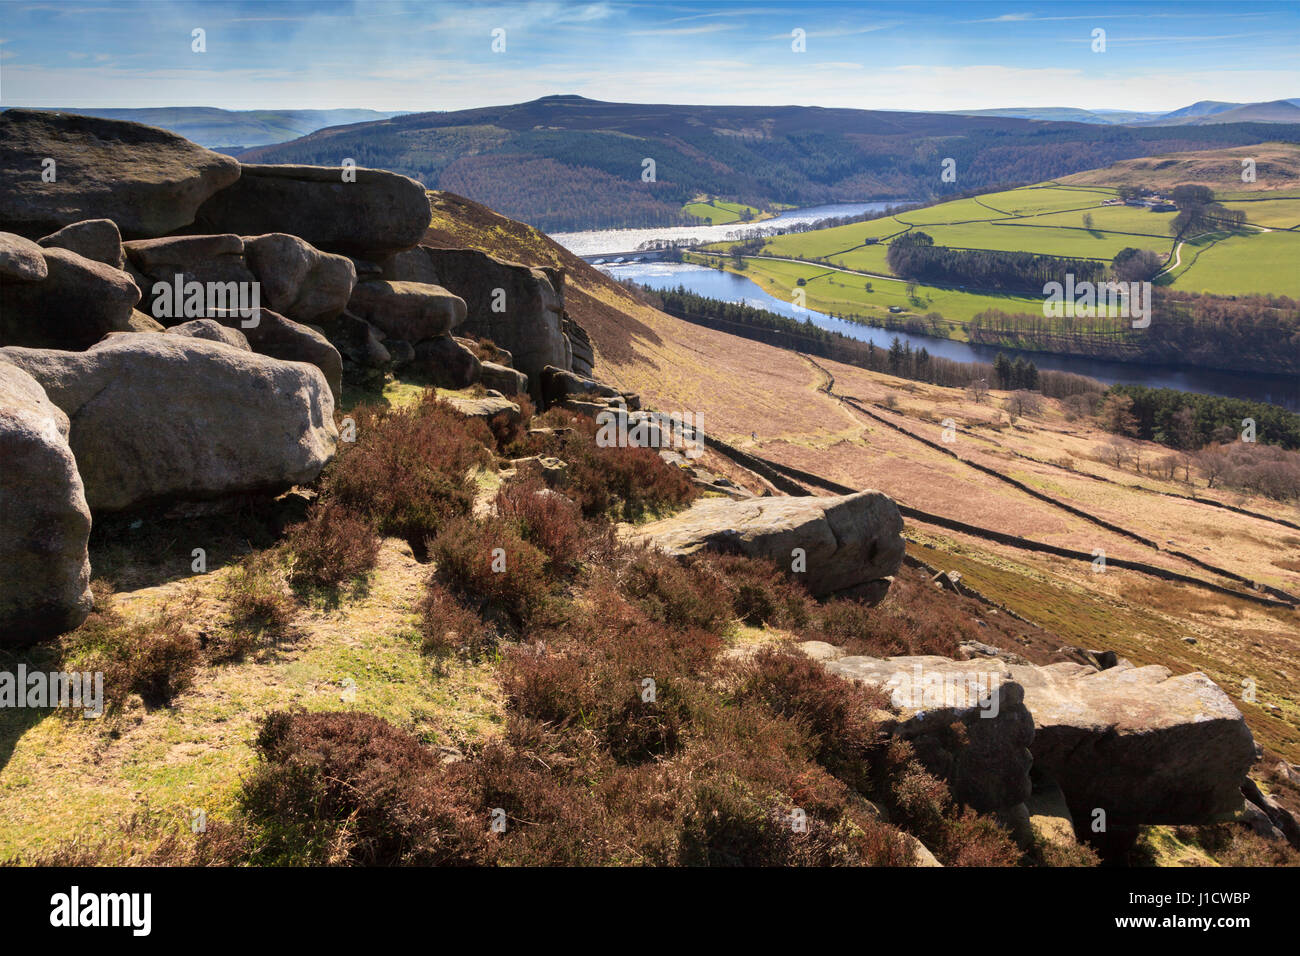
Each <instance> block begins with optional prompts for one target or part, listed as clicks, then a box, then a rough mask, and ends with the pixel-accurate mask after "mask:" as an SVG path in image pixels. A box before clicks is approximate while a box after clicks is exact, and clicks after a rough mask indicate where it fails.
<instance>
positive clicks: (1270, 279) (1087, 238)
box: [709, 183, 1300, 337]
mask: <svg viewBox="0 0 1300 956" xmlns="http://www.w3.org/2000/svg"><path fill="white" fill-rule="evenodd" d="M1115 194H1116V191H1115V190H1114V189H1111V188H1107V187H1066V186H1058V185H1055V184H1052V183H1045V184H1041V185H1038V186H1027V187H1022V188H1019V189H1009V190H1003V191H1002V192H996V193H988V194H986V195H983V196H978V197H971V198H966V199H957V200H953V201H952V202H946V203H940V204H938V205H935V206H927V207H925V208H922V209H914V210H908V211H904V212H901V213H899V214H898V215H896V216H890V217H886V218H883V219H873V220H869V221H867V222H861V223H851V224H849V225H846V226H835V227H833V228H830V229H819V230H816V231H814V232H805V233H793V234H790V235H785V236H777V237H775V238H773V239H770V240H769V241H768V242H767V243H766V244H765V245H764V246H763V248H762V250H761V253H760V254H761V255H763V256H775V257H780V258H791V259H803V260H817V261H819V262H824V263H826V264H827V265H830V266H835V267H839V268H840V269H848V270H853V271H856V272H865V273H871V274H873V275H874V276H890V275H892V271H891V270H890V268H889V264H888V261H887V257H888V252H889V248H888V246H889V243H890V242H892V241H894V240H896V238H897V237H898V236H900V235H903V234H905V233H906V232H908V231H911V230H921V231H924V232H925V233H927V234H928V235H930V236H931V237H932V238H933V239H934V241H935V244H936V245H941V246H949V247H952V248H957V249H985V250H993V251H1000V252H1030V253H1037V254H1039V255H1050V256H1060V257H1063V258H1078V259H1090V260H1094V261H1099V262H1110V261H1111V260H1112V259H1114V258H1115V255H1116V254H1117V253H1119V252H1120V251H1121V250H1122V249H1125V248H1128V247H1130V246H1133V247H1137V248H1139V249H1150V250H1153V251H1155V252H1157V253H1159V254H1161V255H1171V254H1172V251H1173V245H1174V240H1173V236H1172V234H1171V233H1170V225H1171V223H1172V221H1173V220H1172V217H1171V215H1170V214H1167V213H1155V212H1151V211H1149V210H1147V209H1143V208H1138V207H1133V206H1103V205H1101V203H1102V202H1104V201H1105V200H1107V199H1112V198H1114V196H1115ZM1237 195H1238V194H1235V193H1233V194H1225V198H1226V197H1227V196H1234V197H1235V196H1237ZM1240 195H1241V197H1242V198H1245V197H1247V196H1249V197H1252V198H1258V197H1259V196H1260V194H1259V193H1246V194H1240ZM1228 204H1229V206H1230V207H1232V208H1238V209H1243V210H1244V211H1245V212H1246V215H1247V217H1248V219H1249V221H1250V222H1251V223H1254V224H1257V225H1260V226H1263V227H1266V228H1270V229H1274V230H1278V229H1291V228H1292V227H1296V232H1286V233H1277V232H1274V233H1269V234H1267V235H1263V234H1260V233H1258V232H1256V231H1254V230H1249V229H1247V230H1243V231H1242V232H1240V233H1237V234H1234V235H1231V236H1219V237H1207V238H1202V239H1198V240H1197V241H1196V242H1195V243H1187V244H1186V245H1185V246H1184V248H1183V261H1182V263H1181V264H1180V266H1179V267H1178V268H1177V269H1175V270H1173V271H1172V272H1171V273H1170V277H1169V278H1168V279H1167V280H1165V284H1171V285H1174V286H1175V287H1177V288H1179V289H1186V290H1188V291H1193V292H1208V293H1214V294H1217V295H1242V294H1247V293H1252V292H1272V293H1279V294H1283V295H1291V296H1295V295H1298V294H1300V270H1298V269H1296V266H1295V264H1296V262H1297V261H1300V257H1298V256H1297V252H1300V245H1298V244H1297V243H1300V191H1279V192H1278V193H1276V194H1269V198H1267V199H1263V200H1262V201H1258V202H1244V201H1240V199H1236V200H1233V199H1229V200H1228ZM1085 216H1089V217H1091V218H1090V222H1091V228H1088V227H1086V226H1085V225H1084V217H1085ZM729 245H730V244H729V243H717V244H714V245H713V246H711V247H709V248H710V249H715V250H719V251H721V250H725V249H726V248H727V247H728V246H729ZM749 262H750V264H749V272H748V273H747V274H749V275H750V276H751V278H754V279H755V280H756V281H758V282H759V284H760V285H762V286H763V287H764V288H765V289H767V290H768V291H769V292H772V293H773V294H774V295H777V296H778V297H780V298H784V299H786V300H791V298H792V296H793V287H794V283H795V280H796V279H798V278H804V279H805V280H806V281H807V283H808V284H807V286H806V287H805V289H806V294H807V296H808V302H807V304H808V306H809V307H810V308H814V309H818V310H822V311H833V312H837V313H856V314H858V315H862V316H876V315H883V314H887V310H888V309H889V307H890V306H899V307H901V308H903V309H905V310H906V311H908V312H915V313H920V314H924V313H926V312H930V311H939V312H942V313H943V315H944V317H945V318H946V319H948V320H950V326H951V325H953V324H954V323H960V322H964V321H966V320H968V319H969V318H970V317H971V316H973V315H974V314H975V313H977V312H980V311H982V310H984V309H988V308H999V309H1004V310H1007V311H1034V312H1036V311H1038V310H1039V309H1040V308H1041V301H1040V300H1038V299H1036V298H1035V299H1026V298H1021V297H1016V296H1006V295H1000V294H983V293H980V292H979V291H978V290H970V291H960V292H958V291H952V290H941V289H935V288H933V287H929V286H919V287H918V299H919V301H912V300H910V299H909V298H908V297H907V295H906V293H905V292H904V291H903V290H902V287H901V284H900V285H894V284H891V283H890V282H889V281H888V280H887V279H871V280H868V279H867V278H866V277H862V281H861V282H859V281H858V278H857V277H853V276H844V275H841V276H830V277H827V276H824V275H823V273H824V272H825V270H824V269H816V268H812V269H800V268H798V267H794V266H790V267H786V266H783V264H781V263H775V262H765V261H755V260H750V261H749ZM867 281H872V282H873V285H874V289H873V291H872V292H870V293H868V292H867V291H866V290H865V288H864V287H863V286H864V284H865V282H867ZM954 337H960V335H956V336H954Z"/></svg>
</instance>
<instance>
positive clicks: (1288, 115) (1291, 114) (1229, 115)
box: [954, 97, 1300, 126]
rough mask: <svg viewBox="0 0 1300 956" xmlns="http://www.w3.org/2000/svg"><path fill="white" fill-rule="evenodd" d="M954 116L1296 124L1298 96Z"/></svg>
mask: <svg viewBox="0 0 1300 956" xmlns="http://www.w3.org/2000/svg"><path fill="white" fill-rule="evenodd" d="M954 115H958V116H1006V117H1015V118H1019V119H1031V120H1050V121H1054V122H1070V123H1092V124H1095V125H1100V126H1110V125H1115V124H1124V125H1145V126H1203V125H1208V124H1215V123H1297V122H1300V97H1298V98H1296V99H1293V100H1275V101H1273V102H1270V103H1225V102H1223V101H1221V100H1201V101H1199V102H1196V103H1193V104H1191V105H1190V106H1184V107H1182V108H1181V109H1176V110H1170V111H1169V112H1167V113H1159V112H1155V113H1152V112H1145V113H1144V112H1134V111H1132V110H1084V109H1078V108H1075V107H1068V106H1065V107H1054V106H1041V107H1033V106H1025V107H1021V106H1013V107H1007V108H1004V109H988V110H958V111H956V112H955V114H954Z"/></svg>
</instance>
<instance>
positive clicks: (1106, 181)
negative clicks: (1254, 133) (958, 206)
mask: <svg viewBox="0 0 1300 956" xmlns="http://www.w3.org/2000/svg"><path fill="white" fill-rule="evenodd" d="M1244 158H1251V159H1254V160H1255V170H1256V179H1255V182H1253V183H1243V182H1242V181H1241V161H1242V159H1244ZM1171 160H1172V162H1171ZM1057 182H1060V183H1064V184H1066V185H1070V186H1150V187H1152V188H1153V189H1167V188H1171V187H1173V186H1179V185H1183V184H1185V183H1200V184H1202V185H1205V186H1210V187H1211V188H1213V189H1216V190H1219V191H1223V192H1228V191H1231V192H1268V191H1270V190H1274V189H1291V188H1294V187H1296V186H1297V185H1300V146H1297V145H1296V144H1295V143H1260V144H1259V145H1257V146H1234V147H1231V148H1229V149H1198V150H1192V151H1190V152H1186V153H1166V154H1165V155H1163V156H1158V157H1152V156H1144V157H1142V158H1141V159H1125V160H1121V161H1120V162H1118V163H1115V164H1114V165H1113V166H1107V167H1105V168H1103V169H1089V170H1087V171H1085V172H1082V173H1074V174H1073V175H1071V176H1062V177H1061V178H1060V179H1058V180H1057ZM1225 183H1228V184H1231V185H1227V186H1225V185H1224V184H1225Z"/></svg>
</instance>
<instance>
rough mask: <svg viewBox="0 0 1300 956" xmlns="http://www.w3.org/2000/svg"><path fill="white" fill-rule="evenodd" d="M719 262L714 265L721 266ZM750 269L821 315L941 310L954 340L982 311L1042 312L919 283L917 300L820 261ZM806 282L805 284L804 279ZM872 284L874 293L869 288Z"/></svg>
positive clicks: (750, 263)
mask: <svg viewBox="0 0 1300 956" xmlns="http://www.w3.org/2000/svg"><path fill="white" fill-rule="evenodd" d="M686 258H687V261H692V262H698V261H702V260H701V258H699V257H695V256H690V255H688V256H687V257H686ZM722 261H723V263H724V265H726V266H727V271H729V272H735V271H736V270H735V269H734V267H732V266H731V261H730V259H726V260H722ZM718 262H719V260H718V258H716V257H715V258H713V259H712V260H711V264H714V265H716V264H717V263H718ZM745 262H746V264H747V267H746V269H745V270H744V271H743V272H740V273H739V274H740V275H744V276H747V277H748V278H750V279H753V280H754V281H755V282H756V283H758V285H759V286H761V287H762V288H763V289H764V290H765V291H766V292H768V293H770V294H771V295H773V296H775V297H776V298H778V299H784V300H785V301H787V302H793V301H794V295H795V289H798V288H802V289H803V290H804V294H805V297H806V298H805V302H804V304H805V305H806V306H807V307H808V308H810V309H813V310H815V311H818V312H834V313H836V314H838V315H850V316H851V315H856V316H859V317H862V318H871V319H885V318H887V317H888V318H894V319H900V318H903V319H905V318H908V316H909V315H910V316H924V315H926V313H929V312H939V313H941V314H942V315H943V317H944V319H945V320H947V323H946V328H945V329H941V333H942V332H943V331H946V332H947V334H948V337H949V338H953V339H957V340H964V339H965V332H964V331H963V330H962V329H961V327H960V325H959V324H958V323H962V322H966V321H968V320H969V319H970V318H972V317H973V316H974V315H975V314H976V313H977V312H983V311H984V310H986V309H1001V310H1003V311H1004V312H1041V311H1042V308H1043V301H1042V299H1041V298H1030V297H1027V296H1015V295H998V294H994V293H975V292H960V291H957V290H952V289H938V288H935V287H933V286H925V285H918V286H917V287H916V298H915V299H912V298H910V297H909V296H908V295H907V283H906V282H905V281H903V280H902V279H887V278H886V279H867V278H864V277H862V276H856V275H852V274H849V273H843V272H836V271H834V270H832V269H827V268H826V267H825V266H820V265H817V264H815V263H803V262H774V261H770V260H764V259H746V260H745ZM799 279H803V280H804V283H805V284H804V285H803V286H800V285H799V284H798V280H799ZM868 282H869V283H871V286H872V291H870V292H868V291H867V290H866V284H867V283H868ZM890 306H898V307H899V308H901V309H903V310H904V312H903V314H901V315H900V314H897V313H895V314H892V315H891V313H890V312H889V307H890Z"/></svg>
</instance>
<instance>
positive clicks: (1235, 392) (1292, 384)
mask: <svg viewBox="0 0 1300 956" xmlns="http://www.w3.org/2000/svg"><path fill="white" fill-rule="evenodd" d="M800 211H801V212H807V211H808V210H800ZM830 215H837V214H836V213H831V214H830ZM840 215H848V214H847V213H843V214H840ZM815 218H823V217H821V216H818V217H815ZM774 222H775V220H768V222H767V223H765V225H772V224H773V223H774ZM703 228H708V229H717V228H724V229H730V228H732V227H717V226H706V227H703ZM612 231H613V232H628V231H634V232H640V231H642V230H612ZM644 231H646V232H658V230H644ZM554 238H555V239H556V240H557V241H559V240H560V237H559V236H555V237H554ZM599 268H601V269H602V271H604V272H605V274H606V275H609V276H611V277H612V278H614V279H616V280H618V281H625V280H631V281H633V282H637V283H640V284H641V285H644V286H648V287H650V288H652V289H675V288H677V287H678V286H685V287H686V288H687V289H688V290H690V291H691V292H694V293H696V294H697V295H703V296H708V297H709V298H711V299H720V300H722V301H724V302H740V303H744V304H745V305H748V306H752V307H754V308H758V309H766V310H768V311H769V312H776V313H778V314H780V315H786V316H790V317H791V318H795V319H799V320H800V321H802V320H804V319H809V320H811V321H812V323H813V324H814V325H817V326H818V327H820V328H823V329H828V330H830V331H832V332H839V333H841V334H842V335H845V336H848V337H849V338H854V339H859V340H860V341H863V342H871V343H874V344H875V345H876V346H877V347H879V348H883V349H888V348H889V344H890V342H892V341H893V339H895V338H898V339H900V340H901V341H903V342H906V343H908V344H910V345H911V346H912V348H913V349H919V348H924V349H926V351H928V352H929V353H930V354H931V355H937V356H940V357H942V358H946V359H952V360H954V361H957V362H992V361H993V359H994V358H995V357H996V356H997V354H998V352H1006V353H1007V354H1008V356H1011V357H1015V355H1017V354H1022V355H1024V356H1025V357H1026V358H1027V359H1030V360H1032V361H1033V363H1034V364H1035V365H1037V366H1038V368H1040V369H1055V370H1057V371H1061V372H1074V373H1076V374H1079V375H1087V376H1088V377H1090V378H1095V379H1097V380H1098V381H1100V382H1105V383H1106V384H1107V385H1115V384H1125V385H1146V386H1148V387H1149V388H1176V389H1179V390H1180V391H1184V392H1201V393H1204V394H1206V395H1222V396H1226V397H1229V398H1245V399H1251V400H1253V401H1258V402H1270V403H1272V404H1274V405H1281V406H1282V407H1284V408H1288V409H1290V410H1291V411H1300V378H1296V377H1293V376H1287V375H1258V374H1254V373H1249V372H1225V371H1218V370H1215V369H1192V368H1174V367H1169V366H1152V365H1144V364H1141V363H1137V362H1108V361H1105V360H1101V359H1093V358H1088V357H1086V356H1072V355H1055V354H1050V353H1046V352H1022V353H1017V352H1016V351H1014V350H1011V349H1000V348H998V347H996V346H985V345H969V344H967V343H966V342H955V341H952V340H951V339H940V338H933V337H931V336H928V335H913V334H911V333H908V332H900V331H892V330H889V329H877V328H872V327H871V326H868V325H859V324H858V323H856V322H845V321H843V320H842V319H835V318H832V317H830V316H829V315H824V314H822V313H820V312H814V311H813V310H812V309H798V308H796V307H795V306H794V305H793V304H791V303H789V302H786V301H784V300H782V299H778V298H776V297H775V296H772V295H770V294H768V293H767V292H766V291H765V290H764V289H762V288H761V287H760V286H759V285H758V284H757V283H755V282H754V281H753V280H752V279H749V278H747V277H745V276H739V275H735V274H733V273H730V272H723V271H720V270H718V269H710V268H708V267H707V266H700V265H693V264H689V263H675V262H642V263H635V264H630V265H615V266H600V267H599Z"/></svg>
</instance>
